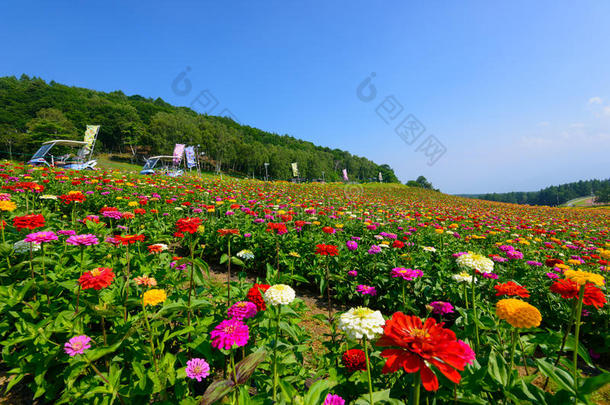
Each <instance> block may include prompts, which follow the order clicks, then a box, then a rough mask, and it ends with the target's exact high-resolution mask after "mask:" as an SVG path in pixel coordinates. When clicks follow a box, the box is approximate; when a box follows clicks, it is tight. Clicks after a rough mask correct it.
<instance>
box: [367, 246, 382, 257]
mask: <svg viewBox="0 0 610 405" xmlns="http://www.w3.org/2000/svg"><path fill="white" fill-rule="evenodd" d="M377 253H381V248H380V247H379V246H377V245H373V246H371V248H370V249H369V250H368V254H370V255H374V254H377Z"/></svg>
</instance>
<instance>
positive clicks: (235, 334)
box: [210, 319, 250, 350]
mask: <svg viewBox="0 0 610 405" xmlns="http://www.w3.org/2000/svg"><path fill="white" fill-rule="evenodd" d="M210 336H211V338H212V347H215V348H217V349H225V350H229V349H231V348H233V347H242V346H245V345H246V344H247V343H248V339H250V330H249V329H248V325H246V324H245V323H243V322H242V321H240V320H239V319H228V320H224V321H222V322H220V323H219V324H218V326H216V328H214V330H213V331H212V332H211V333H210Z"/></svg>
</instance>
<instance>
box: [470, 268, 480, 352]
mask: <svg viewBox="0 0 610 405" xmlns="http://www.w3.org/2000/svg"><path fill="white" fill-rule="evenodd" d="M476 274H477V271H476V269H472V280H470V285H471V289H472V316H473V318H474V331H475V336H476V338H477V345H476V349H477V350H479V346H480V342H479V320H478V319H477V301H476V294H475V291H476V290H475V288H474V287H475V285H474V284H475V275H476Z"/></svg>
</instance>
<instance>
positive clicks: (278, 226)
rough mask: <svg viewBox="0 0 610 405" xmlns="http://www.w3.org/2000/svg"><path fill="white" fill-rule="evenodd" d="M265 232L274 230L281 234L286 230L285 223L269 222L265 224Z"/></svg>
mask: <svg viewBox="0 0 610 405" xmlns="http://www.w3.org/2000/svg"><path fill="white" fill-rule="evenodd" d="M267 232H275V233H276V234H277V235H283V234H285V233H287V232H288V229H287V228H286V224H283V223H281V222H278V223H273V222H269V223H268V224H267Z"/></svg>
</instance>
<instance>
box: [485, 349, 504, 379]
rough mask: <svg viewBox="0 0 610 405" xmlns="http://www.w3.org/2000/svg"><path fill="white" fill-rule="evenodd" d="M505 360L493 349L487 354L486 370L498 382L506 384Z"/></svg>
mask: <svg viewBox="0 0 610 405" xmlns="http://www.w3.org/2000/svg"><path fill="white" fill-rule="evenodd" d="M507 368H508V367H507V364H506V360H504V358H503V357H501V356H499V355H498V354H497V353H496V352H495V351H492V352H491V353H490V354H489V361H488V363H487V372H488V373H489V375H490V376H491V378H493V379H494V380H495V381H496V382H497V383H498V384H500V385H502V386H506V385H507V384H508V372H509V371H510V370H507Z"/></svg>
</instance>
